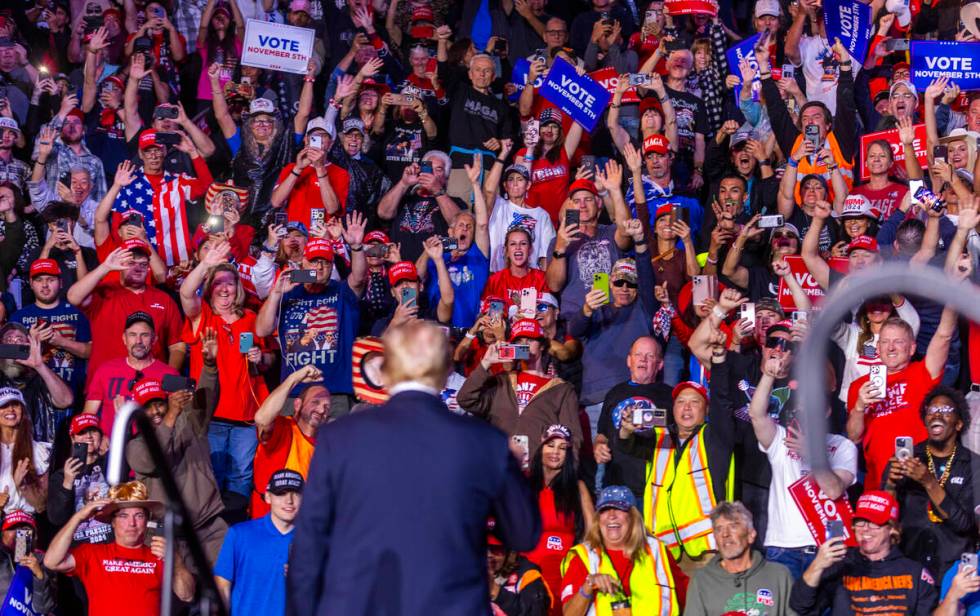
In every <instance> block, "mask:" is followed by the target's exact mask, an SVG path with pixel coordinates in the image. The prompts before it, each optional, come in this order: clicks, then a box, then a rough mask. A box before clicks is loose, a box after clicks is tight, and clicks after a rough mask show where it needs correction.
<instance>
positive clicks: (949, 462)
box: [926, 444, 956, 524]
mask: <svg viewBox="0 0 980 616" xmlns="http://www.w3.org/2000/svg"><path fill="white" fill-rule="evenodd" d="M954 459H956V445H955V444H954V445H953V453H951V454H949V460H947V461H946V468H945V469H943V475H942V477H940V478H939V487H940V488H942V487H945V486H946V481H948V480H949V474H950V473H951V472H952V470H953V460H954ZM926 462H927V463H928V465H929V472H930V473H932V476H933V477H935V476H936V465H935V463H934V462H933V459H932V448H931V447H929V446H928V445H926ZM926 513H927V514H928V515H929V521H930V522H932V523H934V524H939V523H941V522H942V521H943V520H942V518H940V517H939V516H938V515H936V513H935V512H934V511H933V510H932V503H931V502H930V503H929V504H928V505H927V506H926Z"/></svg>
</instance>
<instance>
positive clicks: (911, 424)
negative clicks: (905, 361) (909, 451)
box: [847, 361, 942, 490]
mask: <svg viewBox="0 0 980 616" xmlns="http://www.w3.org/2000/svg"><path fill="white" fill-rule="evenodd" d="M941 377H942V375H940V376H939V377H936V378H933V377H932V375H930V374H929V370H928V369H927V368H926V364H925V362H924V361H917V362H914V363H911V364H909V365H908V366H907V367H906V368H905V369H904V370H899V371H898V372H889V373H888V375H887V377H886V379H887V387H886V390H887V391H886V392H885V399H884V400H882V401H880V402H874V403H872V404H870V405H869V406H868V408H867V409H865V413H864V437H863V438H862V439H861V445H862V447H864V461H865V462H866V463H867V468H868V474H867V475H866V476H865V480H864V486H865V488H867V489H869V490H877V489H879V488H880V486H881V478H882V473H884V471H885V466H886V465H887V464H888V460H889V458H891V457H892V456H893V455H895V437H896V436H911V437H912V440H913V441H914V442H915V443H921V442H922V441H924V440H926V437H927V436H928V433H927V431H926V427H925V425H924V424H923V423H922V418H921V417H920V416H919V406H921V405H922V400H923V399H925V397H926V394H927V393H928V392H929V390H930V389H932V388H933V387H935V386H936V385H938V384H939V379H940V378H941ZM867 380H868V375H867V374H866V375H864V376H862V377H860V378H858V379H855V380H854V382H852V383H851V388H850V390H848V392H847V409H848V412H852V411H851V409H853V408H854V405H855V404H857V399H858V391H860V390H861V386H862V385H864V383H865V382H866V381H867Z"/></svg>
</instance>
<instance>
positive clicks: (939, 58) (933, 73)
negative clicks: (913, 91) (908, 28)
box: [910, 41, 980, 92]
mask: <svg viewBox="0 0 980 616" xmlns="http://www.w3.org/2000/svg"><path fill="white" fill-rule="evenodd" d="M910 52H911V56H912V62H911V64H912V83H913V84H915V87H916V88H918V90H919V91H920V92H922V91H923V90H925V89H926V88H927V87H929V84H930V83H931V82H932V80H933V79H936V78H938V77H942V76H946V77H949V78H950V80H952V81H953V83H955V84H956V85H958V86H959V87H960V90H963V91H964V92H966V91H968V90H980V43H959V42H956V41H912V45H911V49H910Z"/></svg>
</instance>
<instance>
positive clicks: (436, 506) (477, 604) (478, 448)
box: [287, 321, 541, 616]
mask: <svg viewBox="0 0 980 616" xmlns="http://www.w3.org/2000/svg"><path fill="white" fill-rule="evenodd" d="M384 341H385V361H384V365H383V374H384V381H385V383H386V384H387V385H388V389H389V392H390V394H391V399H390V400H389V401H388V402H387V403H386V404H383V405H381V406H379V407H376V408H373V409H370V410H367V411H363V412H360V413H354V414H351V415H348V416H346V417H342V418H341V419H339V420H337V421H335V422H333V423H330V424H327V425H325V426H324V427H323V428H322V429H321V430H320V431H319V433H318V434H317V446H316V452H315V453H314V455H313V461H312V463H311V464H310V472H309V477H308V481H307V485H306V490H305V492H304V495H303V498H304V503H303V508H302V510H301V511H300V514H299V517H298V520H297V524H296V536H295V538H294V546H295V547H294V549H293V554H292V558H291V559H290V563H289V576H288V580H287V584H288V593H287V596H288V606H287V613H288V614H289V615H290V616H326V615H333V614H337V615H342V616H362V615H363V616H368V615H370V616H396V615H397V616H402V615H404V616H410V615H416V614H417V615H420V616H421V615H433V614H466V615H470V614H474V615H475V614H489V613H490V598H489V595H488V591H487V588H488V584H487V579H486V576H487V565H486V554H487V551H486V524H487V517H488V516H490V515H493V516H494V517H495V518H496V521H497V522H496V524H497V531H498V534H499V536H500V537H501V539H502V540H503V542H504V543H505V544H506V545H507V546H508V547H510V548H511V549H513V550H517V551H525V550H530V549H532V548H534V546H535V545H536V543H537V540H538V535H539V534H540V532H541V520H540V515H539V513H538V507H537V499H536V498H535V497H534V496H533V495H532V493H531V490H530V487H529V486H528V484H527V482H526V481H525V479H524V476H523V475H522V474H521V471H520V467H519V465H518V462H517V460H516V459H515V458H514V456H513V455H512V454H511V452H510V450H509V447H508V444H507V437H506V435H504V433H503V432H500V431H499V430H497V429H496V428H493V427H491V426H489V425H487V424H485V423H483V422H480V421H479V420H476V419H472V418H469V417H463V416H459V415H456V414H454V413H451V412H449V411H448V410H447V409H446V406H445V404H444V403H443V402H442V399H441V398H440V396H439V392H440V391H441V390H442V388H443V386H444V384H445V382H446V376H447V374H448V371H449V349H448V343H447V340H446V336H445V334H444V333H443V331H442V330H440V329H439V328H438V327H437V326H435V325H433V324H430V323H425V322H422V321H416V322H414V323H410V324H408V325H405V326H402V327H399V328H395V329H392V330H389V331H388V332H387V333H386V334H385V337H384Z"/></svg>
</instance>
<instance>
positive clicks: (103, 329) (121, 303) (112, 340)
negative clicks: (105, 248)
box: [68, 239, 184, 382]
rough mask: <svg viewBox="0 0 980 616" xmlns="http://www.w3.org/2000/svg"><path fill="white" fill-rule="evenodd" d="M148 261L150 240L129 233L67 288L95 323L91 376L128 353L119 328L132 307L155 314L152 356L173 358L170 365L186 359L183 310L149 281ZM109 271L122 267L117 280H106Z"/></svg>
mask: <svg viewBox="0 0 980 616" xmlns="http://www.w3.org/2000/svg"><path fill="white" fill-rule="evenodd" d="M149 263H150V247H149V245H148V244H147V243H146V242H144V241H143V240H139V239H130V240H127V241H126V242H124V243H123V245H122V246H121V247H120V248H117V249H116V250H114V251H112V253H110V254H109V256H108V257H107V258H106V259H105V261H103V262H102V263H100V264H99V266H98V267H96V268H95V269H93V270H92V271H91V272H89V273H88V274H86V275H85V276H84V277H83V278H82V279H81V280H79V281H78V282H76V283H75V284H73V285H72V286H71V288H70V289H68V301H69V302H71V303H72V304H73V305H75V306H79V307H80V308H82V309H83V310H84V311H85V314H86V316H87V317H88V318H89V321H91V322H92V323H93V324H94V325H95V326H94V327H93V328H92V330H93V331H92V355H91V357H90V358H89V367H88V382H91V381H92V376H93V375H94V374H95V372H96V371H97V370H98V368H99V366H100V365H101V364H102V363H103V362H105V361H106V360H109V359H113V358H118V357H125V356H126V353H127V348H126V345H125V344H124V339H123V337H122V336H120V333H121V332H122V331H123V330H124V329H125V324H126V320H127V318H128V317H129V315H131V314H133V313H134V312H145V313H147V314H149V315H150V316H151V317H152V319H153V329H154V332H155V336H154V339H153V347H152V354H153V357H156V358H157V359H160V360H167V359H169V363H170V365H171V366H180V365H181V364H183V362H184V345H183V343H181V341H180V332H181V329H182V327H183V324H182V320H181V317H180V311H179V310H178V309H177V304H176V303H174V300H172V299H171V298H170V296H169V295H167V294H166V293H164V292H163V291H161V290H159V289H157V288H154V287H150V286H147V283H146V273H147V270H148V269H149ZM111 272H119V284H118V285H116V284H104V281H103V279H104V278H106V277H107V276H108V275H109V274H110V273H111Z"/></svg>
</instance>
